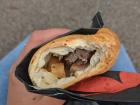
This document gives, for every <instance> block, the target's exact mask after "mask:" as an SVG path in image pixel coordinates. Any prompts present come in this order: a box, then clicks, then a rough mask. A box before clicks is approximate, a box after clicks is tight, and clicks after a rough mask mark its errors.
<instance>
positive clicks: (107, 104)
mask: <svg viewBox="0 0 140 105" xmlns="http://www.w3.org/2000/svg"><path fill="white" fill-rule="evenodd" d="M103 25H104V23H103V20H102V17H101V14H100V12H97V13H96V15H95V16H94V17H93V19H92V28H80V29H77V30H74V31H70V32H68V33H66V34H63V35H61V36H59V37H56V38H60V37H63V36H66V35H71V34H84V35H86V34H95V33H96V32H97V31H98V29H100V28H102V27H103ZM56 38H55V39H56ZM53 40H54V39H53ZM47 43H48V42H47ZM44 44H45V43H44ZM44 44H42V45H40V46H38V47H36V48H34V49H32V50H31V51H30V52H29V53H28V54H27V55H26V57H25V58H24V59H23V60H22V62H21V63H20V64H19V65H18V66H17V68H16V71H15V75H16V77H17V78H18V79H19V80H20V81H21V82H22V83H23V84H24V85H25V87H26V89H27V90H28V91H29V92H33V93H36V94H41V95H46V96H51V97H55V98H57V99H63V100H67V102H66V103H65V105H70V103H71V102H76V101H78V102H81V101H82V103H84V102H85V104H83V105H86V102H87V104H88V105H99V104H100V105H102V104H103V105H119V103H121V104H120V105H129V103H128V102H130V104H132V103H133V104H134V105H135V104H136V102H140V86H137V87H135V88H131V89H127V90H125V91H122V92H118V93H113V94H105V93H104V94H102V93H100V94H96V93H92V94H90V95H87V96H82V95H81V94H80V93H78V92H72V91H68V90H64V89H59V88H50V89H42V90H37V89H35V88H33V84H32V82H31V80H30V78H29V75H28V66H29V62H30V60H31V58H32V56H33V55H34V53H35V52H36V51H37V50H38V49H39V48H40V47H41V46H43V45H44ZM117 74H118V72H111V73H110V76H109V75H108V76H109V77H112V76H111V75H117ZM115 77H116V76H115ZM112 78H114V77H112ZM114 79H116V78H114ZM118 81H119V80H118ZM91 101H92V102H93V101H96V102H97V103H98V104H93V103H92V102H91ZM78 102H77V105H78ZM114 102H115V103H114ZM116 102H117V103H116ZM71 104H72V103H71ZM139 104H140V103H139ZM73 105H75V104H74V103H73ZM79 105H81V103H79Z"/></svg>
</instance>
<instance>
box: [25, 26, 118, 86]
mask: <svg viewBox="0 0 140 105" xmlns="http://www.w3.org/2000/svg"><path fill="white" fill-rule="evenodd" d="M77 39H82V40H86V41H88V42H91V43H92V42H94V43H95V44H96V45H100V44H105V45H106V47H107V50H106V52H105V57H103V58H102V59H101V60H100V62H99V63H98V66H96V67H93V68H92V69H91V70H88V72H86V73H84V74H82V75H80V76H79V77H77V78H75V77H74V78H72V79H70V80H68V81H65V82H60V83H59V84H58V83H57V84H53V85H50V86H48V87H45V88H53V87H58V88H67V87H69V86H71V85H73V84H75V83H77V82H78V81H81V80H83V79H85V78H89V77H91V76H95V75H98V74H102V73H104V72H106V71H108V70H109V69H110V68H111V67H112V65H113V64H114V63H115V61H116V59H117V56H118V54H119V49H120V42H119V39H118V37H117V35H116V34H115V33H114V32H112V31H111V30H110V29H108V28H101V29H99V30H98V32H97V33H96V34H94V35H70V36H65V37H62V38H58V39H55V40H53V41H51V42H49V43H47V44H46V45H44V46H42V47H41V48H39V50H38V51H37V52H36V53H35V54H34V55H33V57H32V59H31V61H30V65H29V70H28V71H29V76H30V77H31V73H32V72H33V71H34V70H35V69H36V68H37V63H38V62H39V58H40V55H41V54H42V53H43V52H45V51H47V50H48V49H51V48H54V47H59V46H68V45H70V44H71V46H73V45H72V43H75V40H77ZM31 80H32V78H31ZM32 82H34V81H32Z"/></svg>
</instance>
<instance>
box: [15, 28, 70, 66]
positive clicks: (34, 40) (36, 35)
mask: <svg viewBox="0 0 140 105" xmlns="http://www.w3.org/2000/svg"><path fill="white" fill-rule="evenodd" d="M69 31H70V30H69V29H65V28H54V29H47V30H39V31H35V32H33V33H32V35H31V37H30V38H29V40H28V42H27V44H26V46H25V48H24V49H23V51H22V52H21V54H20V55H19V57H18V60H17V61H16V64H18V63H19V62H20V61H21V60H22V59H23V58H24V56H25V55H26V54H27V53H28V52H29V51H30V50H31V49H32V48H34V47H36V46H38V45H40V44H42V43H44V42H47V41H49V40H51V39H53V38H55V37H57V36H59V35H62V34H64V33H67V32H69Z"/></svg>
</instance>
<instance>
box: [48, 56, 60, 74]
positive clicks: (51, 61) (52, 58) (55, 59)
mask: <svg viewBox="0 0 140 105" xmlns="http://www.w3.org/2000/svg"><path fill="white" fill-rule="evenodd" d="M59 62H60V61H59V59H58V58H57V57H54V56H51V58H50V60H49V62H48V64H47V70H48V71H49V72H51V65H52V64H55V63H59Z"/></svg>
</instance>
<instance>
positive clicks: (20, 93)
mask: <svg viewBox="0 0 140 105" xmlns="http://www.w3.org/2000/svg"><path fill="white" fill-rule="evenodd" d="M68 31H70V30H68V29H64V28H54V29H47V30H40V31H35V32H33V33H32V35H31V36H30V38H29V40H28V42H27V44H26V46H25V47H24V49H23V51H22V52H21V54H20V55H19V57H18V59H17V60H16V62H15V63H14V64H13V65H12V67H11V69H10V75H9V87H8V99H7V105H62V104H63V103H64V101H63V100H59V99H55V98H52V97H48V96H42V95H38V94H34V93H30V92H28V91H27V90H26V89H25V87H24V85H23V84H22V83H21V82H20V81H18V80H17V79H16V77H15V69H16V66H17V65H18V64H19V63H20V62H21V60H22V59H23V58H24V57H25V55H26V54H27V53H28V52H29V51H30V50H31V49H32V48H34V47H36V46H38V45H40V44H42V43H44V42H47V41H49V40H51V39H53V38H54V37H56V36H59V35H61V34H64V33H66V32H68Z"/></svg>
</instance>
